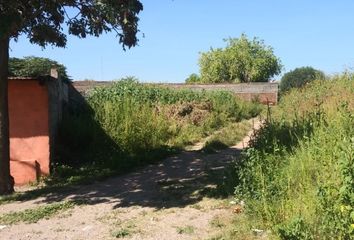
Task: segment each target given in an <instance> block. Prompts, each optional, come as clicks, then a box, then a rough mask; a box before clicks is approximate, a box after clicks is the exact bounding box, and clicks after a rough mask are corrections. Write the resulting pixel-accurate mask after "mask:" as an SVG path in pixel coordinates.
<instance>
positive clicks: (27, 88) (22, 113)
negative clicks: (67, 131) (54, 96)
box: [9, 79, 50, 185]
mask: <svg viewBox="0 0 354 240" xmlns="http://www.w3.org/2000/svg"><path fill="white" fill-rule="evenodd" d="M48 107H49V106H48V90H47V87H46V86H45V85H40V84H39V82H38V81H37V80H28V79H26V80H21V79H19V80H10V81H9V118H10V159H11V161H10V169H11V175H12V176H13V177H14V180H15V184H16V185H22V184H26V183H28V182H32V181H35V180H37V178H38V177H39V176H40V175H48V174H49V151H50V149H49V116H48V115H49V111H48Z"/></svg>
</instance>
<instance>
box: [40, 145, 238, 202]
mask: <svg viewBox="0 0 354 240" xmlns="http://www.w3.org/2000/svg"><path fill="white" fill-rule="evenodd" d="M240 152H241V150H240V149H236V148H228V149H225V150H221V151H219V152H217V153H214V154H205V153H202V152H200V151H188V152H182V153H181V154H178V155H176V156H172V157H169V158H167V159H166V160H164V161H163V162H160V163H159V164H156V165H150V166H147V167H145V168H143V169H141V170H137V171H135V172H132V173H129V174H125V175H122V176H118V177H114V178H110V179H108V180H106V181H103V182H98V183H95V184H92V185H85V186H76V187H74V188H70V189H66V191H61V190H58V191H56V192H52V193H48V194H47V195H46V196H45V197H44V198H43V197H42V198H39V199H37V200H36V203H44V202H45V203H51V202H58V201H62V200H73V201H77V202H80V203H85V204H92V205H94V204H101V203H109V204H112V205H113V208H120V207H129V206H142V207H153V208H156V209H161V208H171V207H185V206H187V205H192V204H194V203H197V202H199V201H200V200H201V199H202V198H203V197H205V196H208V197H214V198H222V197H225V192H223V191H222V192H220V191H219V190H218V184H220V183H222V182H223V179H224V178H225V176H226V171H228V169H227V166H229V164H231V163H232V162H233V161H234V160H235V159H236V158H237V156H239V154H240Z"/></svg>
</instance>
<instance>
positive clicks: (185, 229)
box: [176, 225, 195, 234]
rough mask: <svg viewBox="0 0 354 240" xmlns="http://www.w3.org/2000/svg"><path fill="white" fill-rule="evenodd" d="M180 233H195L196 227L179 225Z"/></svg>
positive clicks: (178, 230)
mask: <svg viewBox="0 0 354 240" xmlns="http://www.w3.org/2000/svg"><path fill="white" fill-rule="evenodd" d="M176 230H177V233H178V234H193V233H194V230H195V229H194V227H193V226H190V225H188V226H185V227H177V228H176Z"/></svg>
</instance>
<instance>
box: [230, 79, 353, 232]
mask: <svg viewBox="0 0 354 240" xmlns="http://www.w3.org/2000/svg"><path fill="white" fill-rule="evenodd" d="M353 112H354V77H353V75H351V74H343V75H340V76H335V77H333V78H332V79H330V80H328V81H317V82H314V83H312V84H309V85H308V86H307V87H306V88H304V89H297V90H293V91H291V92H290V93H289V94H288V95H286V96H284V97H283V99H282V100H281V103H280V105H279V106H278V107H277V109H275V111H274V112H273V114H272V119H271V120H269V121H268V122H267V123H266V124H265V126H264V127H263V128H261V130H260V131H259V132H258V133H257V134H256V135H255V136H254V138H253V141H252V142H251V146H250V148H249V149H248V151H247V153H246V154H245V157H244V159H243V161H242V162H241V164H240V165H238V166H237V169H236V174H237V179H238V180H237V181H238V183H237V187H236V194H237V195H238V197H242V198H244V199H246V205H247V209H248V215H249V216H250V217H252V218H253V219H260V221H261V225H262V227H263V228H267V229H271V230H272V231H273V233H274V238H279V239H354V115H353Z"/></svg>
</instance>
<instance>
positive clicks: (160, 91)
mask: <svg viewBox="0 0 354 240" xmlns="http://www.w3.org/2000/svg"><path fill="white" fill-rule="evenodd" d="M260 111H261V107H260V105H259V104H257V103H248V102H244V101H242V100H240V99H237V98H236V97H235V96H234V95H233V94H232V93H229V92H223V91H216V92H206V91H200V92H197V91H192V90H172V89H168V88H163V87H158V86H154V85H144V84H140V83H138V82H137V81H135V80H134V79H123V80H122V81H118V82H116V83H114V84H113V85H112V86H110V87H105V88H97V89H94V90H93V91H92V92H91V93H90V94H89V96H88V97H87V107H86V109H81V111H76V112H71V113H70V114H67V115H66V116H65V119H64V121H63V124H62V129H61V136H60V139H61V141H60V144H59V145H60V146H59V147H60V156H61V159H60V160H61V162H62V163H65V164H75V163H76V164H78V165H80V164H83V163H90V164H99V165H105V166H108V167H109V168H114V169H126V168H129V167H132V166H137V165H140V164H144V163H148V162H152V161H156V160H160V159H161V158H163V157H164V156H166V155H167V154H169V153H170V151H174V150H176V149H179V148H183V147H184V146H186V145H188V144H193V143H194V142H197V141H199V140H201V139H202V138H204V137H206V136H208V135H210V134H211V133H212V132H213V131H215V130H217V129H220V128H222V127H224V126H226V125H228V124H230V123H232V122H238V121H240V120H242V119H247V118H250V117H253V116H255V115H257V114H258V113H259V112H260Z"/></svg>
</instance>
